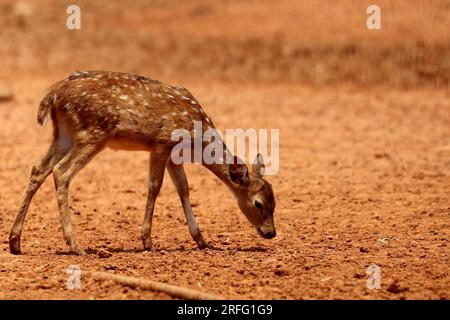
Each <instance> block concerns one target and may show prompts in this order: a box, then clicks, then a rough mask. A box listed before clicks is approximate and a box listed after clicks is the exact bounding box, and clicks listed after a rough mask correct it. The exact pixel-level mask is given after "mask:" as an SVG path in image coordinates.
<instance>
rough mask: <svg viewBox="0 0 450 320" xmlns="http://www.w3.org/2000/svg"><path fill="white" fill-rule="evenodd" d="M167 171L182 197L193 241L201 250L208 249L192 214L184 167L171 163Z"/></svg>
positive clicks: (168, 164)
mask: <svg viewBox="0 0 450 320" xmlns="http://www.w3.org/2000/svg"><path fill="white" fill-rule="evenodd" d="M167 169H168V171H169V174H170V177H171V178H172V181H173V183H174V185H175V188H176V189H177V192H178V195H179V196H180V200H181V204H182V205H183V210H184V214H185V215H186V219H187V223H188V227H189V233H190V234H191V236H192V239H194V241H195V242H196V243H197V245H198V247H199V248H200V249H205V248H208V247H209V246H208V244H207V243H206V241H205V239H204V238H203V236H202V234H201V232H200V229H199V228H198V225H197V221H196V220H195V217H194V213H193V212H192V208H191V204H190V202H189V185H188V181H187V178H186V173H185V172H184V168H183V165H182V164H181V165H175V164H173V163H172V162H171V161H169V162H168V163H167Z"/></svg>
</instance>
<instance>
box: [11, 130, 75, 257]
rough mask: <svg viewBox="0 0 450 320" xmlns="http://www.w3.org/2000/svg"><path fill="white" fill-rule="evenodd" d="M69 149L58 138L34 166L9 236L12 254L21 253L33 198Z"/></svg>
mask: <svg viewBox="0 0 450 320" xmlns="http://www.w3.org/2000/svg"><path fill="white" fill-rule="evenodd" d="M67 149H68V148H67V146H66V145H65V144H62V143H61V141H60V140H59V139H58V138H57V139H55V140H54V141H53V143H52V145H51V146H50V148H49V150H48V151H47V154H46V155H45V156H44V157H43V158H42V160H41V161H39V162H37V163H35V164H34V165H33V167H32V169H31V176H30V179H29V183H28V186H27V188H26V190H25V194H24V196H23V200H22V204H21V206H20V209H19V212H18V213H17V216H16V218H15V220H14V224H13V227H12V228H11V232H10V235H9V248H10V251H11V253H13V254H20V253H21V251H20V236H21V233H22V228H23V223H24V221H25V217H26V214H27V211H28V208H29V206H30V203H31V200H32V199H33V196H34V195H35V194H36V192H37V190H38V189H39V187H40V186H41V185H42V183H43V182H44V181H45V179H46V178H47V177H48V176H49V175H50V173H51V172H52V169H53V166H54V165H55V164H56V163H58V161H60V160H61V159H62V158H63V157H64V154H65V153H66V152H67Z"/></svg>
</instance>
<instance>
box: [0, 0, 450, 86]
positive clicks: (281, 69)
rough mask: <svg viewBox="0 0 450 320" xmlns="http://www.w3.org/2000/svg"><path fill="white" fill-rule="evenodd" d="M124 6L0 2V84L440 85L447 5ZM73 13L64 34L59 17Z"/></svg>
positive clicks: (255, 0) (449, 41)
mask: <svg viewBox="0 0 450 320" xmlns="http://www.w3.org/2000/svg"><path fill="white" fill-rule="evenodd" d="M373 2H374V1H368V0H362V1H361V0H340V1H331V0H320V1H298V0H279V1H274V0H232V1H228V0H227V1H225V0H215V1H209V0H189V1H183V0H133V1H100V0H94V1H65V0H64V1H55V0H39V1H26V0H2V1H1V2H0V38H1V43H0V61H1V66H2V67H1V69H0V79H1V80H3V81H6V80H8V81H17V79H18V77H20V76H23V75H33V76H39V77H40V76H51V77H55V79H56V78H57V77H62V76H64V75H66V74H67V73H69V72H71V71H72V70H76V69H107V70H120V71H128V72H136V73H141V74H145V75H149V76H152V77H155V78H159V79H163V80H180V81H181V80H182V81H186V79H199V80H207V81H208V80H211V79H220V80H227V81H257V82H270V81H278V82H286V81H293V82H302V83H307V84H314V85H322V84H335V83H343V82H344V83H348V82H350V83H356V84H363V85H372V84H385V85H395V86H417V85H421V86H422V85H438V86H445V85H447V84H448V83H449V79H450V32H449V30H450V1H448V0H431V1H424V0H398V1H392V0H377V1H376V3H375V4H377V5H379V6H380V8H381V12H382V15H381V21H382V30H373V31H370V30H368V29H367V28H366V19H367V17H368V15H367V13H366V9H367V7H368V6H369V5H370V4H373ZM71 4H77V5H79V6H80V8H81V20H82V23H81V30H68V29H67V28H66V19H67V17H68V14H67V13H66V8H67V7H68V6H69V5H71Z"/></svg>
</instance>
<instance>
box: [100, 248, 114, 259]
mask: <svg viewBox="0 0 450 320" xmlns="http://www.w3.org/2000/svg"><path fill="white" fill-rule="evenodd" d="M97 254H98V256H99V257H100V258H102V259H105V258H110V257H112V253H111V252H109V251H107V250H105V249H100V250H99V251H98V253H97Z"/></svg>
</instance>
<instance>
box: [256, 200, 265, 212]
mask: <svg viewBox="0 0 450 320" xmlns="http://www.w3.org/2000/svg"><path fill="white" fill-rule="evenodd" d="M255 207H257V208H258V209H259V210H262V209H263V205H262V203H261V202H259V201H258V200H255Z"/></svg>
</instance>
